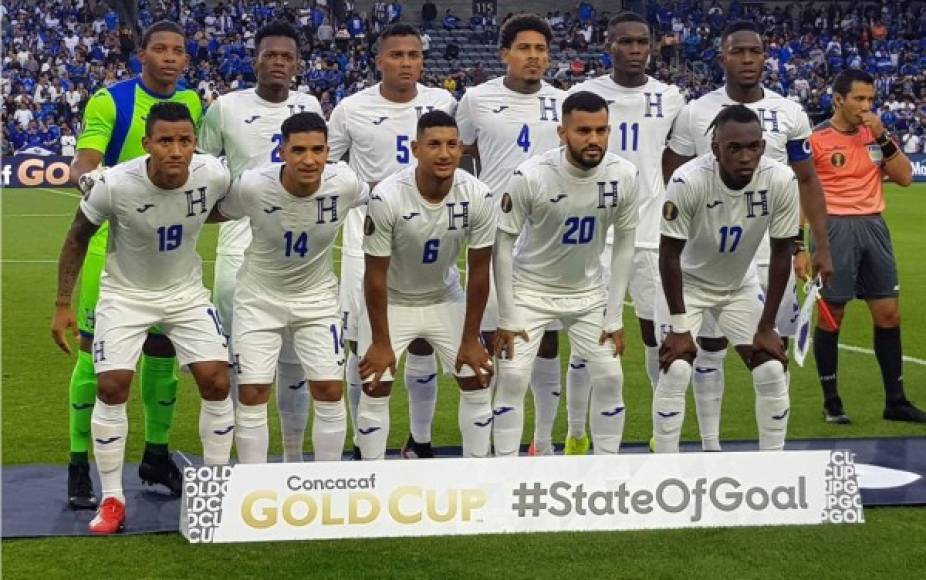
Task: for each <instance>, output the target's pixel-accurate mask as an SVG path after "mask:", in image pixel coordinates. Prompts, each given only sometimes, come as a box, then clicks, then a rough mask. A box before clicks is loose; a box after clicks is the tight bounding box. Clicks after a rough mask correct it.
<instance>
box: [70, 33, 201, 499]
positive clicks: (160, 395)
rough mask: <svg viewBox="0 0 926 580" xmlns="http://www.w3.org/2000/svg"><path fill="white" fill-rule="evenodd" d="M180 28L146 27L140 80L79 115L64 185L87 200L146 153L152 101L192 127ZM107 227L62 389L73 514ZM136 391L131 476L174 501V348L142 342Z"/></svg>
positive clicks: (88, 491)
mask: <svg viewBox="0 0 926 580" xmlns="http://www.w3.org/2000/svg"><path fill="white" fill-rule="evenodd" d="M185 46H186V45H185V43H184V37H183V30H182V29H181V28H180V27H179V26H177V25H176V24H175V23H173V22H168V21H166V20H165V21H161V22H156V23H154V24H152V25H151V26H150V27H149V28H148V29H147V30H146V31H145V33H144V35H143V36H142V40H141V49H140V50H139V53H138V57H139V60H140V61H141V65H142V72H141V74H140V75H139V76H137V77H135V78H133V79H130V80H127V81H122V82H118V83H116V84H114V85H112V86H110V87H108V88H103V89H100V90H99V91H97V92H96V93H95V94H94V95H93V97H92V98H91V99H90V101H89V102H88V103H87V107H86V109H85V110H84V125H83V126H84V130H83V132H82V133H81V135H80V139H79V140H78V141H77V156H76V157H75V158H74V161H73V162H72V163H71V180H72V181H73V182H74V183H75V184H77V185H78V186H79V187H80V189H81V191H82V192H83V193H84V194H86V193H87V192H89V191H90V189H91V188H92V187H93V183H94V178H95V177H97V176H98V175H99V172H97V171H96V169H97V168H98V167H99V166H100V163H102V164H103V165H105V166H107V167H111V166H113V165H116V164H117V163H123V162H125V161H128V160H130V159H135V158H137V157H141V156H142V155H144V154H145V150H144V149H143V148H142V137H143V136H144V134H145V117H146V116H147V115H148V110H149V109H150V108H151V107H152V105H154V104H155V103H159V102H164V101H171V102H177V103H183V104H184V105H186V106H187V107H188V108H189V110H190V114H191V116H192V118H193V122H194V123H195V124H196V125H197V126H198V125H199V122H200V119H201V117H202V106H201V104H200V102H199V96H198V95H197V94H196V91H191V90H177V80H178V79H179V78H180V75H181V74H183V71H184V69H185V68H186V66H187V62H188V56H187V54H186V49H185ZM108 233H109V227H108V225H107V224H106V223H104V224H103V226H102V227H101V228H100V229H99V231H98V232H97V234H96V235H95V236H94V237H93V239H92V240H91V241H90V246H89V249H88V251H87V258H86V261H85V262H84V266H83V276H81V283H80V304H79V306H78V311H77V316H78V328H79V329H80V350H79V351H78V353H77V364H76V366H75V367H74V372H73V374H72V375H71V385H70V388H69V390H68V399H69V400H68V403H69V404H70V415H69V420H70V432H71V458H70V463H69V465H68V504H69V505H70V506H71V507H72V508H73V509H91V508H96V506H97V500H96V497H95V496H94V494H93V484H92V482H91V480H90V466H89V463H88V451H89V449H90V415H91V411H92V410H93V404H94V401H95V400H96V391H97V384H96V375H95V374H94V371H93V357H92V356H91V354H90V347H91V344H92V342H93V333H94V323H95V316H94V311H95V309H96V301H97V296H99V287H100V274H101V272H102V271H103V262H104V261H105V257H106V243H107V236H108ZM140 382H141V392H142V401H143V402H144V411H145V452H144V456H143V457H142V460H141V463H140V464H139V466H138V476H139V477H140V478H141V480H142V481H144V482H146V483H148V484H161V485H165V486H167V488H168V489H169V490H170V491H171V492H172V493H173V494H175V495H178V496H179V495H180V492H181V485H182V478H181V476H180V470H179V469H177V465H176V464H175V463H174V461H173V459H171V456H170V453H169V451H168V448H167V445H168V442H169V441H170V427H171V423H172V422H173V416H174V404H175V403H176V401H177V384H178V383H177V375H176V374H175V373H174V349H173V347H172V346H171V345H170V341H168V340H167V339H166V338H165V337H164V335H162V334H160V333H159V332H154V333H152V334H150V335H149V336H148V340H147V341H146V342H145V346H144V349H143V356H142V360H141V381H140Z"/></svg>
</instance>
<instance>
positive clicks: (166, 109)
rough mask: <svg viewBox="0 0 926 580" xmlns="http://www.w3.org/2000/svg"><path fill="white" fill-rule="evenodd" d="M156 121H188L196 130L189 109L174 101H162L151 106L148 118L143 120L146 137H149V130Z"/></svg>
mask: <svg viewBox="0 0 926 580" xmlns="http://www.w3.org/2000/svg"><path fill="white" fill-rule="evenodd" d="M158 121H167V122H169V123H174V122H177V121H189V122H190V125H193V128H194V129H195V128H196V123H195V122H194V121H193V116H192V115H191V114H190V109H189V108H188V107H187V106H186V105H184V104H183V103H177V102H174V101H162V102H160V103H155V104H154V105H152V106H151V108H150V109H149V110H148V118H147V119H145V136H146V137H150V136H151V129H152V128H153V127H154V124H155V123H157V122H158Z"/></svg>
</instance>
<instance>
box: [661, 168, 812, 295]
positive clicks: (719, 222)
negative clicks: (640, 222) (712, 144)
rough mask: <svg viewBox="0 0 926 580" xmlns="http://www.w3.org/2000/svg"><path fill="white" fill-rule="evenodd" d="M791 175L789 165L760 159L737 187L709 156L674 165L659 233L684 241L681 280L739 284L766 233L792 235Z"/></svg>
mask: <svg viewBox="0 0 926 580" xmlns="http://www.w3.org/2000/svg"><path fill="white" fill-rule="evenodd" d="M798 206H799V203H798V198H797V177H795V175H794V172H793V171H792V170H791V168H790V167H788V166H787V165H785V164H783V163H779V162H778V161H775V160H772V159H769V158H768V157H762V159H761V160H760V161H759V167H758V168H757V169H756V172H755V174H754V175H753V177H752V180H751V181H750V182H749V184H748V185H746V187H744V188H743V189H741V190H739V191H734V190H731V189H730V188H728V187H727V186H726V185H725V184H724V182H723V180H722V179H721V178H720V169H719V165H718V164H717V160H716V159H715V158H714V156H713V154H708V155H703V156H701V157H698V158H697V159H692V160H691V161H689V162H688V163H686V164H684V165H682V166H681V167H679V168H678V169H677V170H676V171H675V173H674V174H672V179H671V180H670V181H669V186H668V187H667V188H666V202H665V204H664V206H663V210H662V227H661V231H662V235H664V236H668V237H671V238H678V239H683V240H687V242H686V244H685V249H684V250H683V251H682V273H683V277H684V279H685V281H686V282H689V283H692V284H694V285H696V286H699V287H701V288H705V289H708V290H711V291H717V292H730V291H733V290H738V289H739V288H741V287H742V286H743V283H744V279H745V278H746V274H747V272H748V271H749V268H750V264H751V263H752V261H753V258H754V257H755V255H756V251H757V250H758V248H759V244H760V243H761V242H762V239H763V238H764V237H765V234H766V232H767V233H768V235H770V236H771V237H773V238H790V237H794V236H796V235H797V227H798Z"/></svg>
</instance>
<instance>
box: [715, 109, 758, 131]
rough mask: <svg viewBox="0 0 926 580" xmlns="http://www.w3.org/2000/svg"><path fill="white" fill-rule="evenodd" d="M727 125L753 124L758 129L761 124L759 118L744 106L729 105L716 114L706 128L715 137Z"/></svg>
mask: <svg viewBox="0 0 926 580" xmlns="http://www.w3.org/2000/svg"><path fill="white" fill-rule="evenodd" d="M727 123H755V124H756V125H758V126H759V127H760V128H761V127H762V123H760V122H759V116H758V115H756V112H755V111H753V110H752V109H750V108H749V107H747V106H746V105H739V104H737V105H729V106H727V107H724V108H723V109H721V110H720V112H719V113H717V116H716V117H714V120H713V121H711V124H710V125H709V126H708V127H707V130H708V131H713V134H714V135H716V134H717V131H719V130H720V128H721V127H723V126H724V125H726V124H727Z"/></svg>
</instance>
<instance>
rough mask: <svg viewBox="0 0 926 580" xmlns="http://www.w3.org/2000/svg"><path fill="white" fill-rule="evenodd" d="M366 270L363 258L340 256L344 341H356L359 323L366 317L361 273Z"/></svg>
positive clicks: (340, 291)
mask: <svg viewBox="0 0 926 580" xmlns="http://www.w3.org/2000/svg"><path fill="white" fill-rule="evenodd" d="M365 270H366V265H365V263H364V258H363V256H350V255H348V254H346V253H342V254H341V287H340V290H339V295H340V306H339V309H340V311H341V315H342V317H343V322H342V323H343V325H344V340H358V339H359V337H360V322H361V321H362V320H363V319H365V318H366V317H367V307H366V301H365V300H364V298H363V273H364V271H365Z"/></svg>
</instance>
